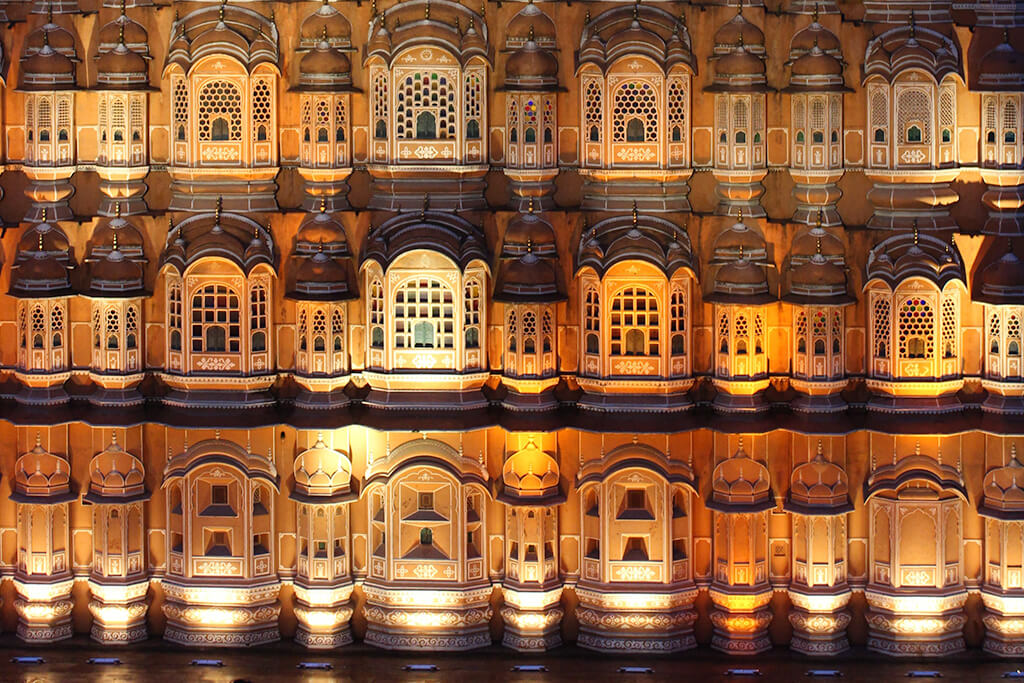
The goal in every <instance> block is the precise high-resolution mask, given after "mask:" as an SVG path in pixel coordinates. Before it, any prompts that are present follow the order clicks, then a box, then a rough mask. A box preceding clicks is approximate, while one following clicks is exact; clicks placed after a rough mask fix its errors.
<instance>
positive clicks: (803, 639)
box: [789, 588, 851, 656]
mask: <svg viewBox="0 0 1024 683" xmlns="http://www.w3.org/2000/svg"><path fill="white" fill-rule="evenodd" d="M789 598H790V602H791V603H792V604H793V607H792V610H791V611H790V613H789V623H790V624H792V625H793V638H792V640H791V641H790V643H789V648H790V649H791V650H793V651H794V652H800V653H802V654H805V655H815V656H831V655H837V654H841V653H843V652H846V651H847V650H849V649H850V641H849V640H847V638H846V627H847V626H849V625H850V619H851V617H850V612H849V611H848V610H847V609H846V605H847V604H849V602H850V590H849V588H845V589H842V590H838V591H836V592H834V593H824V592H813V591H812V590H809V589H803V590H794V589H790V590H789Z"/></svg>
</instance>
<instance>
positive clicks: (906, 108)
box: [896, 88, 932, 145]
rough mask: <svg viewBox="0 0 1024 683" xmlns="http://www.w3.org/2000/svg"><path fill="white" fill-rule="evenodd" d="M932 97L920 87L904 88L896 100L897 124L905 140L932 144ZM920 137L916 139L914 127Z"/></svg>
mask: <svg viewBox="0 0 1024 683" xmlns="http://www.w3.org/2000/svg"><path fill="white" fill-rule="evenodd" d="M931 119H932V97H931V94H930V93H929V92H927V91H925V90H921V89H919V88H913V89H910V90H904V91H902V92H901V93H900V94H899V97H898V98H897V100H896V126H897V130H899V131H900V133H901V134H902V136H903V140H904V141H905V142H914V143H921V144H925V145H927V144H931V141H932V121H931ZM915 128H916V129H917V130H918V131H919V136H920V139H915V133H914V129H915Z"/></svg>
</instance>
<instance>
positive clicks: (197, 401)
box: [160, 373, 277, 409]
mask: <svg viewBox="0 0 1024 683" xmlns="http://www.w3.org/2000/svg"><path fill="white" fill-rule="evenodd" d="M160 378H161V379H162V380H163V381H164V382H165V383H166V384H167V385H168V386H169V387H170V392H169V393H168V394H167V395H166V396H164V397H162V398H161V400H162V401H163V402H164V403H165V404H167V405H170V406H174V407H176V408H217V409H221V408H266V407H269V406H273V405H275V404H276V399H275V398H274V396H273V394H272V393H271V392H270V387H271V386H272V385H273V384H274V381H275V380H276V379H277V375H255V376H251V377H217V376H212V375H211V376H189V377H183V376H181V375H171V374H167V373H161V374H160Z"/></svg>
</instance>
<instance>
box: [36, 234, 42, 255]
mask: <svg viewBox="0 0 1024 683" xmlns="http://www.w3.org/2000/svg"><path fill="white" fill-rule="evenodd" d="M36 235H38V236H39V239H38V240H36V251H42V250H43V233H41V232H39V231H38V230H37V231H36Z"/></svg>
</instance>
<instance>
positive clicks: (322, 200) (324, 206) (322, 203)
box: [320, 195, 327, 213]
mask: <svg viewBox="0 0 1024 683" xmlns="http://www.w3.org/2000/svg"><path fill="white" fill-rule="evenodd" d="M320 213H327V196H326V195H320Z"/></svg>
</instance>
